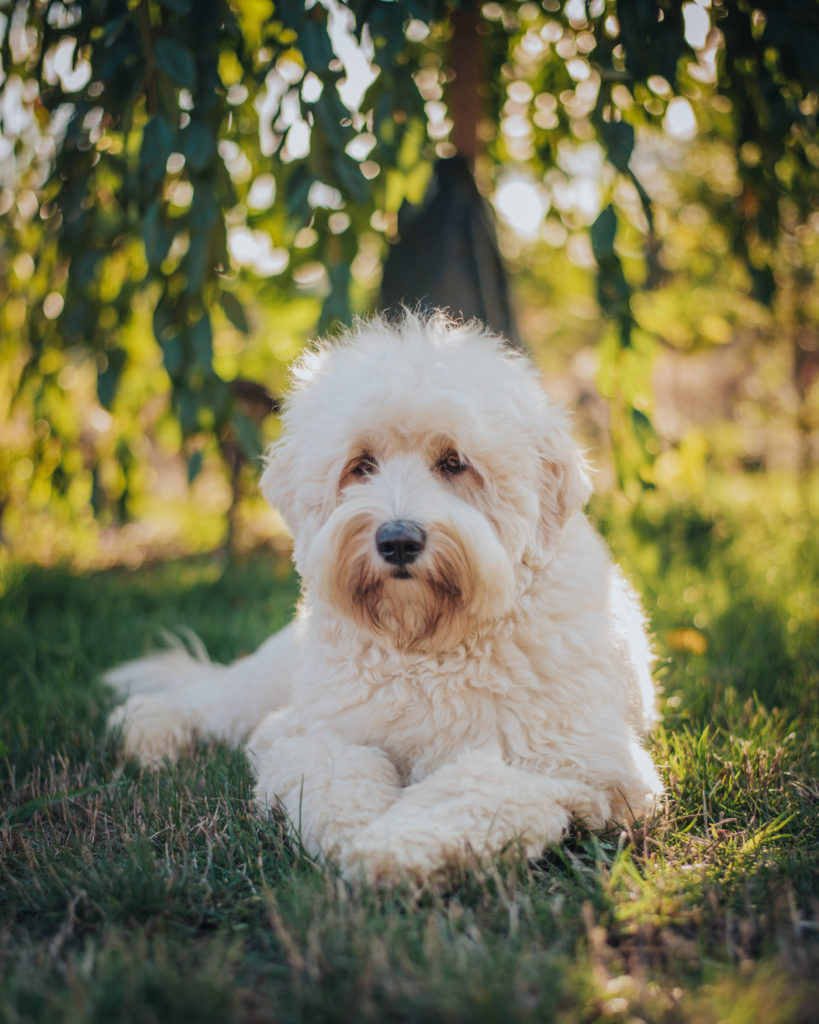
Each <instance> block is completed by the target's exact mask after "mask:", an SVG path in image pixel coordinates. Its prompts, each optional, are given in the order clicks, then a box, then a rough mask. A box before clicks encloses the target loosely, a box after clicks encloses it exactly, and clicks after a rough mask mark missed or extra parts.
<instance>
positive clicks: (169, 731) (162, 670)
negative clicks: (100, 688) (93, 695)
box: [103, 624, 297, 764]
mask: <svg viewBox="0 0 819 1024" xmlns="http://www.w3.org/2000/svg"><path fill="white" fill-rule="evenodd" d="M190 647H191V648H192V650H190V649H188V648H187V647H185V646H183V645H182V644H181V643H180V642H179V641H176V642H175V643H173V644H172V645H171V646H169V647H168V649H167V650H164V651H157V652H155V653H153V654H149V655H147V656H146V657H144V658H137V659H136V660H135V661H129V662H126V663H125V664H124V665H119V666H117V667H116V668H114V669H111V670H110V671H109V672H107V673H106V674H105V676H104V677H103V678H104V679H105V681H106V682H107V683H108V684H109V685H110V686H112V687H113V688H114V689H115V690H117V691H119V693H121V694H123V695H124V696H125V697H126V698H127V699H126V701H125V703H124V704H122V705H120V706H119V707H118V708H117V709H116V710H115V711H114V712H113V714H112V715H111V718H110V724H111V725H113V726H121V728H122V734H123V739H124V742H125V750H126V752H127V753H128V754H130V755H133V756H136V757H139V758H140V760H142V761H144V762H145V763H147V764H156V763H158V762H160V761H161V760H162V758H163V757H173V756H174V755H175V754H177V753H178V751H179V749H180V748H181V747H182V746H184V744H186V743H188V742H190V740H191V739H192V738H193V737H194V736H196V735H201V736H208V737H212V738H214V739H220V740H224V741H225V742H228V743H238V742H241V741H242V740H244V739H245V738H246V737H247V735H248V734H249V733H250V732H251V731H252V730H253V729H254V728H255V727H256V726H257V725H258V724H259V722H261V721H262V720H263V718H264V717H265V715H267V714H268V713H269V712H270V711H272V710H274V709H275V708H278V707H281V706H282V705H283V704H285V703H286V702H287V700H288V698H289V694H290V688H291V683H292V679H293V674H294V671H295V666H296V663H297V655H296V635H295V626H294V624H291V625H289V626H286V627H285V628H284V629H283V630H281V631H280V632H278V633H276V634H274V636H272V637H270V639H269V640H267V641H266V642H265V643H264V644H262V646H261V647H260V648H259V649H258V650H257V651H256V652H255V653H254V654H250V655H248V656H247V657H245V658H240V659H239V660H238V661H235V662H233V664H231V665H218V664H215V663H214V662H212V661H210V660H209V659H208V656H207V653H206V652H205V650H204V647H203V646H202V645H201V643H200V642H199V641H198V640H196V639H195V638H193V640H192V641H191V643H190Z"/></svg>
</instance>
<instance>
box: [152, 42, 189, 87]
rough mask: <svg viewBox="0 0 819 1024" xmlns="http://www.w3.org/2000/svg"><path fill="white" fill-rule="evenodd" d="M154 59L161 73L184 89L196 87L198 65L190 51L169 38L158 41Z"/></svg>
mask: <svg viewBox="0 0 819 1024" xmlns="http://www.w3.org/2000/svg"><path fill="white" fill-rule="evenodd" d="M154 58H155V59H156V63H157V67H158V68H159V70H160V71H162V72H163V73H164V74H166V75H167V76H168V78H170V80H171V81H172V82H175V83H176V84H177V85H181V86H182V88H183V89H193V88H195V86H196V64H195V63H194V59H193V57H192V55H191V52H190V50H188V49H187V48H186V47H184V46H183V45H182V44H181V43H179V42H177V41H176V40H175V39H169V38H168V37H167V36H166V37H164V38H163V39H160V40H158V41H157V43H156V46H155V47H154Z"/></svg>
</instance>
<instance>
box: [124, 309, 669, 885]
mask: <svg viewBox="0 0 819 1024" xmlns="http://www.w3.org/2000/svg"><path fill="white" fill-rule="evenodd" d="M293 377H294V387H293V391H292V394H291V396H290V398H289V401H288V403H287V408H286V411H285V413H284V430H283V434H282V438H281V440H280V441H279V442H278V443H277V444H276V445H274V446H273V448H272V450H271V452H270V457H269V460H268V463H267V467H266V469H265V472H264V476H263V478H262V488H263V491H264V493H265V495H266V497H267V498H268V499H269V500H270V501H271V502H272V503H273V504H275V505H276V506H277V507H278V508H279V509H280V511H281V513H282V515H283V516H284V518H285V520H286V522H287V524H288V526H289V527H290V529H291V531H292V533H293V537H294V541H295V549H294V557H295V562H296V566H297V568H298V571H299V573H300V574H301V578H302V582H303V591H302V600H301V604H300V606H299V610H298V614H297V616H296V619H295V621H294V622H293V623H291V625H289V626H288V627H286V628H285V629H283V630H282V631H281V632H280V633H278V634H276V635H275V636H273V637H272V638H271V639H270V640H268V641H267V642H266V643H265V644H264V645H263V646H262V647H261V648H260V649H259V650H258V651H257V652H256V653H255V654H252V655H250V656H249V657H246V658H243V659H241V660H240V661H237V662H235V663H234V664H233V665H229V666H223V665H214V664H212V663H211V662H209V661H208V660H207V656H206V655H205V654H204V652H203V651H201V650H200V651H195V653H194V655H193V656H192V655H191V654H190V653H188V651H187V650H185V649H184V648H183V647H182V646H181V645H179V646H177V647H176V648H175V649H171V650H168V651H165V652H161V653H157V654H153V655H149V656H147V657H145V658H142V659H140V660H137V661H134V662H130V663H129V664H126V665H122V666H120V667H119V668H116V669H114V670H113V671H111V672H110V673H108V675H107V679H108V681H109V682H110V683H112V684H113V685H114V686H115V687H116V688H117V689H119V690H120V691H121V692H123V693H126V694H128V695H129V696H128V699H127V701H126V702H125V704H124V705H122V707H121V708H119V709H118V711H117V712H116V714H115V716H114V719H115V722H116V723H118V724H121V725H122V728H123V733H124V739H125V746H126V750H127V751H129V752H130V753H134V754H137V755H139V756H140V757H142V758H143V759H144V760H146V761H149V762H150V761H156V760H159V759H161V758H162V757H163V756H165V755H172V754H173V753H174V752H175V751H176V750H177V749H178V748H179V747H180V745H181V744H183V743H185V742H187V741H188V740H189V739H190V738H191V737H192V736H193V735H195V734H199V735H208V736H214V737H219V738H221V739H224V740H227V741H230V742H238V741H240V740H247V743H248V750H249V752H250V754H251V758H252V762H253V765H254V769H255V772H256V779H257V782H256V794H257V799H258V801H259V803H260V805H262V806H263V807H269V806H275V805H280V806H283V807H284V809H285V811H286V812H287V815H288V817H289V819H290V822H291V823H292V825H293V827H294V828H296V829H298V831H299V832H300V834H301V838H302V840H303V842H304V844H305V846H306V848H307V849H308V850H309V851H311V852H313V853H315V854H321V855H324V856H327V857H330V858H333V859H335V860H336V861H337V862H338V863H340V864H341V866H342V869H343V870H344V871H345V873H346V874H347V875H348V876H349V875H356V874H357V873H359V872H362V871H363V872H364V873H365V874H366V875H367V876H368V877H370V878H377V877H384V876H387V875H396V874H400V873H401V872H406V871H410V872H418V873H421V874H427V873H429V872H431V871H433V870H434V869H436V868H437V867H440V866H441V865H443V864H444V862H445V861H447V860H448V859H451V858H457V857H459V856H463V854H464V853H465V852H466V851H468V850H471V851H472V852H473V853H475V854H486V853H493V852H498V851H500V850H502V849H503V848H505V847H509V846H512V847H514V848H515V849H522V850H523V851H524V852H525V853H526V854H527V855H536V854H538V853H539V852H540V851H541V850H542V848H543V846H544V844H546V843H551V842H555V841H557V840H559V839H560V837H561V836H562V835H563V833H564V831H565V829H566V827H567V825H568V823H569V820H570V818H571V817H572V816H573V815H574V816H577V817H579V818H582V819H583V820H585V821H586V822H587V823H588V824H589V825H591V826H592V827H600V826H603V825H604V824H605V823H606V822H607V821H610V820H620V821H622V820H624V819H626V818H631V817H632V816H633V815H636V814H641V813H644V812H645V811H646V810H647V809H649V808H650V806H651V805H652V803H653V801H654V799H655V798H656V796H657V794H658V793H659V792H660V782H659V779H658V777H657V773H656V771H655V769H654V766H653V764H652V762H651V759H650V758H649V756H648V754H647V753H646V752H645V750H644V749H643V747H642V746H641V742H640V737H641V736H642V735H643V734H644V733H645V731H646V730H647V729H648V728H649V727H650V726H651V724H652V723H653V721H654V694H653V687H652V681H651V674H650V667H651V652H650V649H649V644H648V642H647V639H646V635H645V632H644V628H643V620H642V616H641V613H640V609H639V606H638V603H637V600H636V599H635V597H634V594H633V593H632V591H631V590H630V588H629V587H628V585H627V584H626V583H625V581H624V580H623V577H622V576H621V575H620V573H619V572H618V570H617V569H616V568H615V567H614V566H613V565H612V563H611V560H610V558H609V555H608V553H607V551H606V549H605V546H604V544H603V542H602V541H601V540H600V538H599V537H598V536H597V534H596V533H595V531H594V530H593V529H592V527H591V526H590V525H589V523H588V521H587V520H586V518H585V516H584V515H583V512H582V508H583V505H584V504H585V502H586V500H587V499H588V496H589V493H590V485H589V481H588V477H587V475H586V471H585V467H584V463H583V460H582V458H581V456H580V454H579V452H578V449H577V448H576V446H575V444H574V443H573V441H572V440H571V439H570V437H569V434H568V432H567V424H566V419H565V417H564V414H563V413H562V412H561V411H560V410H559V409H558V408H556V407H555V405H554V404H553V403H552V402H550V401H549V399H547V397H546V396H545V394H544V393H543V391H542V390H541V387H540V384H539V382H538V378H537V375H536V373H535V371H534V369H533V367H532V366H531V365H530V364H529V363H528V362H527V361H526V360H525V359H523V358H521V357H520V356H518V355H515V354H513V353H511V352H510V351H508V350H507V349H505V348H504V347H503V344H502V342H501V341H500V340H499V339H498V338H496V337H493V336H492V335H490V334H489V333H488V332H486V331H485V330H484V329H483V328H481V327H480V326H477V325H476V324H474V323H472V324H467V325H466V326H455V325H452V324H451V323H449V322H448V321H446V320H445V319H444V318H443V317H440V316H438V317H433V318H431V319H422V318H420V317H417V316H414V315H412V314H407V315H406V316H405V317H404V319H403V320H402V321H401V322H400V323H399V324H397V325H389V324H387V323H386V322H384V321H382V320H372V321H369V322H364V323H359V324H358V325H357V326H356V327H354V328H353V330H352V331H351V332H350V333H349V334H347V335H346V336H345V337H343V338H342V339H340V340H339V341H338V342H336V343H335V344H332V345H328V346H322V347H320V348H318V350H316V351H311V352H309V353H308V354H307V355H305V356H304V358H303V359H302V360H301V361H300V362H299V363H298V364H297V366H296V368H295V371H294V374H293ZM248 736H249V739H248Z"/></svg>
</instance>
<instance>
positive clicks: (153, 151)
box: [139, 114, 174, 188]
mask: <svg viewBox="0 0 819 1024" xmlns="http://www.w3.org/2000/svg"><path fill="white" fill-rule="evenodd" d="M173 143H174V132H173V129H172V128H171V126H170V125H169V124H168V121H167V120H166V118H165V117H164V116H163V115H162V114H155V115H154V116H153V117H152V118H151V120H150V121H148V123H147V124H146V125H145V128H144V129H143V132H142V144H141V146H140V147H139V175H140V178H142V179H143V181H145V182H146V183H147V184H148V185H149V186H151V187H153V188H155V187H156V186H157V185H158V184H159V183H160V182H161V181H162V180H163V179H164V177H165V165H166V164H167V162H168V157H169V156H170V155H171V153H172V152H173Z"/></svg>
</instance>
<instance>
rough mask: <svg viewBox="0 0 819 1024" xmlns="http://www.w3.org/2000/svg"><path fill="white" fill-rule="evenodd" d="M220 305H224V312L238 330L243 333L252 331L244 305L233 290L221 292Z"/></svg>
mask: <svg viewBox="0 0 819 1024" xmlns="http://www.w3.org/2000/svg"><path fill="white" fill-rule="evenodd" d="M219 305H220V306H221V307H222V312H223V313H224V314H225V316H226V317H227V318H228V320H230V322H231V323H232V324H233V326H234V327H235V328H236V330H237V331H241V332H242V334H249V333H250V325H249V324H248V322H247V315H246V313H245V310H244V307H243V306H242V304H241V302H239V300H238V299H237V298H236V296H235V295H234V294H233V292H221V293H220V295H219Z"/></svg>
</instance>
